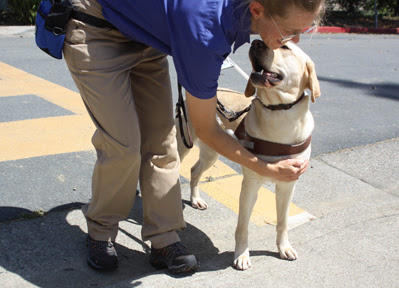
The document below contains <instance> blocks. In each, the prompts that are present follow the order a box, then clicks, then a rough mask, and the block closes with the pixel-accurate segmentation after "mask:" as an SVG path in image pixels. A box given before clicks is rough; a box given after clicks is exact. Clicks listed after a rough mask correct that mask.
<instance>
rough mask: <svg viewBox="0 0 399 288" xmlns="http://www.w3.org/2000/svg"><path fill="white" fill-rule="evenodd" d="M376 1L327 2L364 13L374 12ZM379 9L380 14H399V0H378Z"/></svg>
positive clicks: (370, 13)
mask: <svg viewBox="0 0 399 288" xmlns="http://www.w3.org/2000/svg"><path fill="white" fill-rule="evenodd" d="M375 2H376V1H375V0H327V3H329V4H332V5H333V4H337V5H339V7H341V8H342V9H343V10H345V11H347V12H348V13H352V14H353V13H360V14H364V15H372V14H374V5H375ZM377 9H378V14H379V15H384V16H389V17H395V16H399V0H377Z"/></svg>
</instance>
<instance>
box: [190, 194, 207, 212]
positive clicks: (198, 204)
mask: <svg viewBox="0 0 399 288" xmlns="http://www.w3.org/2000/svg"><path fill="white" fill-rule="evenodd" d="M191 206H193V208H196V209H199V210H205V209H207V208H208V204H207V203H206V202H205V201H204V200H203V199H202V198H201V197H191Z"/></svg>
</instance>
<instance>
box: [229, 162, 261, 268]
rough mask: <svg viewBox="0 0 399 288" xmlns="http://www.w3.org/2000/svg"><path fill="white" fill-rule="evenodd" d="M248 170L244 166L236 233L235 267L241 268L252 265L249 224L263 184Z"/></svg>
mask: <svg viewBox="0 0 399 288" xmlns="http://www.w3.org/2000/svg"><path fill="white" fill-rule="evenodd" d="M246 170H247V169H246V168H243V172H244V179H243V181H242V186H241V194H240V207H239V213H238V223H237V228H236V233H235V240H236V246H235V251H234V267H236V268H237V269H240V270H246V269H248V268H250V267H251V266H252V264H251V260H250V258H249V248H248V224H249V219H250V217H251V213H252V210H253V208H254V205H255V203H256V199H257V198H258V190H259V188H260V186H261V185H262V183H261V181H259V179H256V178H254V177H251V176H250V174H251V173H248V171H246ZM246 172H247V173H246Z"/></svg>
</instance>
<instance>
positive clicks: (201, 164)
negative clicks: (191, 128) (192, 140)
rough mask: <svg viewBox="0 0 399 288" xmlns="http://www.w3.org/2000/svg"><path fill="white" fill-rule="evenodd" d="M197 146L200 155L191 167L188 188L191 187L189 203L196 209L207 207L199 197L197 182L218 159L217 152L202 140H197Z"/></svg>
mask: <svg viewBox="0 0 399 288" xmlns="http://www.w3.org/2000/svg"><path fill="white" fill-rule="evenodd" d="M198 147H199V149H200V155H199V159H198V161H197V163H195V164H194V166H193V167H191V179H190V188H191V199H190V200H191V205H192V206H193V207H194V208H197V209H201V210H204V209H207V208H208V204H207V203H206V202H205V200H204V199H202V198H201V196H200V192H199V188H198V182H199V180H200V179H201V176H202V174H203V173H204V172H205V171H206V170H208V169H209V168H210V167H212V165H213V164H215V162H216V161H217V160H218V158H219V154H218V153H217V152H216V151H215V150H213V149H211V148H210V147H209V146H208V145H206V144H205V143H203V142H202V141H198Z"/></svg>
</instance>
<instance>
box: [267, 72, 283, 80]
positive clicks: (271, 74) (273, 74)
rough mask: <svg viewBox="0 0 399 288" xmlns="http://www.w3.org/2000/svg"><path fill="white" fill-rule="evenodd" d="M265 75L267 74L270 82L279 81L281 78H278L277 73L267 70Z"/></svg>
mask: <svg viewBox="0 0 399 288" xmlns="http://www.w3.org/2000/svg"><path fill="white" fill-rule="evenodd" d="M263 75H265V76H266V77H265V79H266V80H267V81H269V82H279V81H280V79H279V78H278V75H277V73H272V72H266V73H264V74H263Z"/></svg>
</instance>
